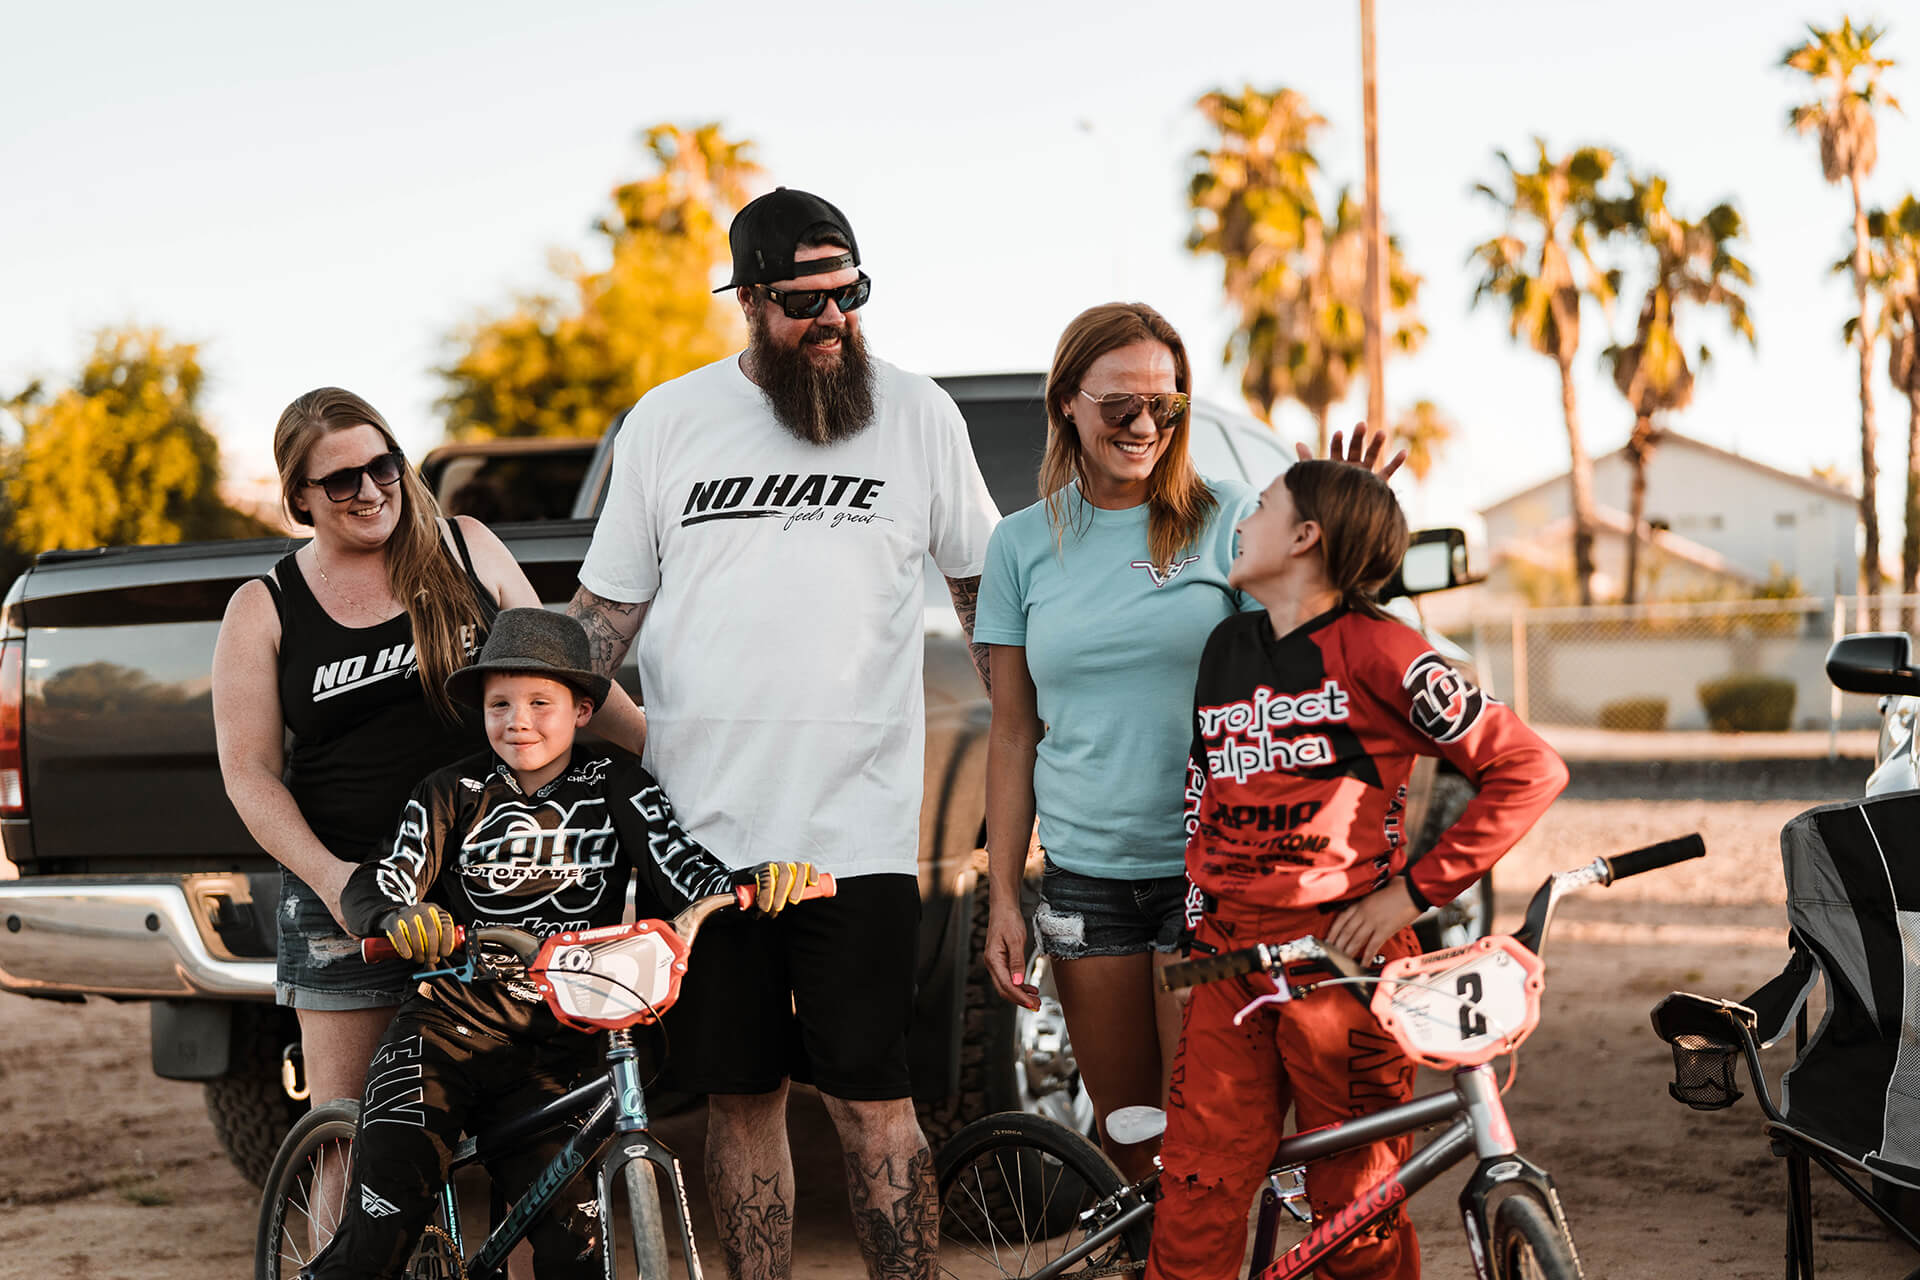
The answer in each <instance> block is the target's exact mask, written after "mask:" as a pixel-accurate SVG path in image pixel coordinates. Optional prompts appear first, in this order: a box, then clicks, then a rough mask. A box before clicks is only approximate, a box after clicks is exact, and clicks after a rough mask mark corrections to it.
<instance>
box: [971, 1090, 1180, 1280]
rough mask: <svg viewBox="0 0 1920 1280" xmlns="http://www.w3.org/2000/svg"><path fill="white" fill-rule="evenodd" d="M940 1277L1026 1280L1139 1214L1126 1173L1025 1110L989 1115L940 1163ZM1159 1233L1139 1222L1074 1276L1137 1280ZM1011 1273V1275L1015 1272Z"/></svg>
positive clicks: (1079, 1140) (1087, 1145) (1080, 1140)
mask: <svg viewBox="0 0 1920 1280" xmlns="http://www.w3.org/2000/svg"><path fill="white" fill-rule="evenodd" d="M934 1174H935V1177H936V1179H937V1185H938V1188H939V1196H940V1258H941V1264H940V1269H941V1272H942V1274H945V1275H954V1274H965V1275H969V1276H974V1275H999V1276H1022V1275H1027V1274H1030V1273H1031V1271H1033V1270H1037V1269H1038V1268H1040V1267H1042V1266H1045V1265H1046V1264H1047V1263H1048V1262H1051V1261H1052V1260H1054V1259H1055V1258H1058V1257H1060V1256H1061V1255H1062V1254H1064V1253H1065V1252H1067V1250H1068V1249H1070V1248H1071V1247H1072V1246H1073V1245H1074V1244H1075V1243H1076V1242H1078V1241H1079V1240H1081V1239H1083V1238H1085V1236H1086V1235H1087V1234H1088V1232H1089V1231H1091V1230H1094V1229H1097V1228H1098V1227H1100V1226H1101V1225H1103V1224H1105V1223H1106V1222H1109V1221H1111V1220H1112V1219H1113V1218H1114V1217H1116V1216H1118V1215H1119V1214H1120V1213H1123V1212H1125V1211H1126V1210H1127V1209H1129V1208H1132V1207H1133V1205H1134V1204H1135V1203H1137V1201H1136V1199H1135V1197H1134V1196H1132V1195H1122V1194H1121V1189H1122V1187H1123V1186H1124V1185H1125V1182H1124V1180H1123V1179H1122V1178H1121V1176H1120V1171H1119V1170H1118V1169H1116V1168H1114V1166H1113V1162H1112V1161H1110V1160H1108V1159H1107V1157H1106V1156H1105V1155H1103V1154H1102V1153H1101V1151H1100V1149H1099V1148H1098V1147H1096V1146H1094V1145H1093V1144H1092V1143H1091V1142H1088V1141H1087V1140H1086V1139H1085V1138H1083V1137H1081V1136H1080V1135H1079V1134H1077V1133H1075V1132H1073V1131H1072V1130H1071V1129H1067V1128H1065V1127H1063V1126H1061V1125H1059V1124H1056V1123H1054V1122H1053V1121H1051V1120H1048V1119H1045V1118H1044V1117H1041V1116H1036V1115H1032V1114H1029V1113H1027V1112H1023V1111H1008V1112H1003V1113H1001V1114H999V1115H992V1116H986V1117H983V1118H982V1119H979V1120H976V1121H974V1122H973V1123H972V1124H970V1125H967V1126H966V1127H965V1128H963V1129H961V1130H960V1131H959V1132H958V1133H956V1134H954V1135H953V1137H952V1138H950V1139H949V1140H948V1141H947V1142H946V1143H945V1144H943V1145H942V1146H941V1148H940V1152H939V1154H938V1155H937V1156H935V1158H934ZM1150 1238H1151V1230H1150V1227H1149V1225H1148V1223H1147V1222H1145V1221H1142V1222H1138V1223H1135V1224H1134V1225H1133V1226H1131V1227H1129V1228H1128V1229H1127V1230H1126V1231H1124V1232H1122V1233H1121V1234H1120V1235H1119V1236H1118V1237H1117V1238H1116V1239H1114V1240H1112V1241H1110V1242H1108V1243H1107V1244H1106V1245H1103V1246H1102V1247H1101V1248H1099V1249H1097V1250H1096V1251H1095V1252H1094V1253H1093V1254H1091V1255H1089V1256H1088V1257H1087V1258H1085V1259H1083V1260H1082V1261H1081V1263H1080V1264H1079V1266H1078V1267H1076V1268H1075V1269H1074V1270H1072V1271H1070V1272H1067V1273H1065V1274H1067V1275H1073V1276H1096V1275H1138V1274H1139V1273H1140V1272H1141V1271H1143V1270H1144V1269H1145V1267H1146V1261H1147V1245H1148V1242H1149V1240H1150ZM1009 1268H1011V1269H1009Z"/></svg>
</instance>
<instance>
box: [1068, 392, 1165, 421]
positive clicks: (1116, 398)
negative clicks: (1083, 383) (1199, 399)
mask: <svg viewBox="0 0 1920 1280" xmlns="http://www.w3.org/2000/svg"><path fill="white" fill-rule="evenodd" d="M1080 394H1081V395H1083V396H1086V397H1087V399H1089V400H1091V401H1093V402H1094V403H1095V404H1096V405H1099V406H1100V421H1102V422H1104V423H1106V424H1107V425H1108V426H1110V427H1124V426H1126V425H1127V424H1128V423H1129V422H1132V421H1133V420H1134V418H1135V417H1136V416H1137V415H1138V414H1139V412H1140V411H1141V410H1142V409H1145V410H1146V411H1147V416H1148V417H1149V418H1152V419H1153V425H1154V426H1155V427H1159V428H1165V427H1166V426H1167V424H1168V423H1173V422H1179V421H1180V420H1181V419H1183V418H1185V417H1186V416H1187V396H1186V395H1185V393H1183V392H1179V391H1162V392H1161V393H1160V394H1158V395H1151V396H1137V395H1130V394H1128V393H1127V392H1125V391H1116V392H1114V393H1112V394H1111V395H1104V396H1096V395H1093V394H1092V393H1090V392H1087V391H1082V392H1081V393H1080Z"/></svg>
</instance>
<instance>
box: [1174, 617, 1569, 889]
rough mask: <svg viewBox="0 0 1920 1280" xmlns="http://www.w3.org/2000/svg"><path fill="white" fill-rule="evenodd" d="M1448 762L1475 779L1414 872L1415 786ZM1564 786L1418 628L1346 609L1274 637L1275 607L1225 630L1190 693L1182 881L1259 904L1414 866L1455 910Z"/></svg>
mask: <svg viewBox="0 0 1920 1280" xmlns="http://www.w3.org/2000/svg"><path fill="white" fill-rule="evenodd" d="M1423 755H1429V756H1431V755H1437V756H1444V757H1445V758H1446V759H1447V760H1448V761H1450V762H1451V763H1452V764H1453V765H1454V766H1455V767H1456V768H1458V769H1459V770H1460V772H1461V773H1463V774H1465V775H1466V776H1467V778H1469V779H1470V780H1472V781H1473V783H1474V784H1475V785H1476V786H1477V787H1478V789H1479V790H1478V794H1477V795H1475V797H1474V799H1473V801H1472V803H1470V804H1469V805H1468V806H1467V809H1466V812H1465V813H1464V814H1462V815H1461V817H1460V819H1459V821H1457V822H1455V823H1454V824H1453V826H1452V827H1450V828H1448V829H1447V831H1446V832H1445V833H1444V834H1443V835H1442V836H1441V837H1440V839H1439V841H1438V843H1437V844H1435V846H1434V847H1433V849H1431V850H1430V851H1429V852H1428V853H1427V854H1426V856H1425V857H1423V858H1421V859H1420V861H1419V862H1417V863H1415V864H1414V866H1413V867H1412V869H1411V870H1408V869H1407V832H1406V825H1405V821H1404V819H1405V815H1406V803H1407V779H1408V777H1409V775H1411V773H1412V772H1413V765H1414V761H1415V760H1416V759H1417V758H1418V757H1420V756H1423ZM1566 784H1567V768H1566V765H1565V764H1563V763H1562V762H1561V760H1560V757H1559V756H1558V755H1556V754H1555V753H1554V751H1553V748H1551V747H1549V746H1548V745H1547V744H1546V743H1544V742H1542V741H1541V740H1540V738H1539V736H1538V735H1537V734H1535V733H1534V732H1533V730H1531V729H1529V728H1527V726H1526V725H1525V724H1523V723H1521V721H1520V718H1519V717H1518V716H1516V715H1514V714H1513V712H1512V711H1511V710H1509V709H1508V708H1507V707H1506V706H1505V705H1503V704H1501V703H1499V702H1496V701H1494V700H1493V699H1492V698H1489V697H1487V696H1486V695H1485V694H1484V693H1482V692H1481V691H1480V690H1479V689H1477V688H1475V687H1474V686H1473V684H1472V683H1471V682H1470V681H1468V680H1467V679H1466V678H1465V677H1464V676H1462V675H1460V674H1459V673H1458V672H1456V671H1455V670H1454V669H1453V668H1452V667H1450V666H1448V665H1447V663H1446V662H1445V660H1444V659H1442V658H1441V657H1440V655H1439V654H1437V653H1435V652H1434V651H1433V650H1432V649H1431V648H1429V647H1428V645H1427V642H1426V641H1425V640H1424V639H1423V638H1422V637H1421V636H1420V634H1419V633H1418V632H1417V631H1414V630H1413V629H1412V628H1410V627H1406V626H1403V625H1401V624H1400V623H1398V622H1393V621H1390V620H1384V619H1378V618H1372V617H1368V616H1366V615H1364V614H1360V613H1355V612H1352V611H1350V610H1348V609H1346V608H1344V607H1341V608H1336V609H1334V610H1332V611H1330V612H1328V613H1324V614H1321V615H1320V616H1319V617H1317V618H1314V619H1313V620H1311V621H1309V622H1307V623H1304V624H1303V625H1301V626H1300V627H1298V628H1296V629H1295V630H1293V631H1291V632H1289V633H1287V634H1286V635H1284V636H1281V637H1279V638H1277V639H1276V638H1275V637H1274V634H1273V626H1272V623H1271V622H1270V621H1269V618H1268V615H1267V614H1266V613H1264V612H1262V613H1243V614H1240V615H1238V616H1236V617H1232V618H1228V619H1227V620H1226V621H1225V622H1223V623H1221V624H1220V625H1219V626H1218V627H1216V628H1215V629H1214V632H1213V635H1212V636H1211V637H1209V639H1208V641H1207V647H1206V650H1205V652H1204V654H1203V655H1202V656H1201V659H1200V674H1199V680H1198V683H1197V685H1196V686H1195V689H1194V737H1193V747H1192V752H1191V756H1190V759H1189V761H1188V765H1187V832H1188V838H1187V875H1188V877H1189V878H1190V879H1191V880H1192V881H1193V883H1194V885H1195V886H1196V887H1198V888H1199V889H1201V890H1203V891H1205V892H1207V893H1211V894H1215V895H1217V896H1219V897H1222V898H1228V899H1231V900H1234V901H1237V902H1244V903H1248V904H1253V905H1259V906H1271V907H1304V906H1315V905H1318V904H1321V903H1328V902H1344V901H1347V900H1349V899H1352V898H1357V897H1360V896H1362V895H1364V894H1367V893H1370V892H1372V891H1373V890H1375V889H1378V888H1381V887H1382V886H1384V885H1385V884H1386V883H1387V882H1388V880H1389V879H1391V878H1392V877H1393V876H1395V875H1397V874H1400V873H1401V872H1403V871H1405V872H1406V874H1407V880H1408V884H1409V887H1410V888H1411V890H1412V896H1413V900H1414V901H1415V902H1416V903H1417V904H1419V905H1421V906H1423V907H1426V906H1434V905H1438V904H1442V903H1447V902H1451V901H1452V900H1453V899H1454V898H1455V897H1456V896H1457V895H1458V894H1459V893H1460V892H1461V891H1462V890H1464V889H1466V887H1467V886H1468V885H1470V884H1472V883H1473V882H1474V881H1475V880H1477V879H1479V878H1480V876H1481V875H1483V874H1485V872H1486V870H1487V868H1489V867H1491V866H1492V865H1493V864H1494V862H1495V861H1497V860H1498V859H1499V858H1500V857H1501V855H1503V854H1505V853H1506V852H1507V850H1508V849H1510V848H1512V847H1513V845H1514V843H1515V842H1516V841H1517V840H1519V839H1520V837H1521V836H1523V835H1525V834H1526V832H1527V830H1528V828H1530V827H1532V826H1533V824H1534V822H1535V821H1536V820H1537V819H1538V818H1539V817H1540V815H1541V814H1542V813H1543V812H1545V810H1546V808H1547V806H1548V805H1549V804H1551V803H1552V801H1553V798H1554V797H1555V796H1557V795H1559V794H1560V792H1561V790H1562V789H1563V788H1564V787H1565V786H1566Z"/></svg>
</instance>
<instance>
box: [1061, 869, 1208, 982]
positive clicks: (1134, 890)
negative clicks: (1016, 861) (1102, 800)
mask: <svg viewBox="0 0 1920 1280" xmlns="http://www.w3.org/2000/svg"><path fill="white" fill-rule="evenodd" d="M1186 896H1187V878H1186V876H1184V875H1177V876H1157V877H1154V878H1151V879H1146V880H1108V879H1104V878H1102V877H1099V876H1083V875H1081V874H1080V873H1079V872H1077V871H1069V870H1067V869H1066V868H1065V867H1062V866H1060V865H1058V864H1057V863H1055V862H1054V860H1053V859H1052V858H1048V859H1046V862H1045V865H1044V866H1043V868H1042V870H1041V874H1040V906H1039V909H1038V910H1036V911H1035V912H1034V913H1033V932H1034V936H1035V937H1036V938H1037V939H1038V940H1039V943H1040V949H1041V950H1042V951H1044V952H1045V953H1046V954H1048V955H1050V956H1052V957H1054V958H1055V959H1056V960H1079V959H1082V958H1084V957H1087V956H1132V955H1139V954H1140V953H1141V952H1143V951H1157V952H1160V953H1161V954H1163V955H1165V954H1171V953H1173V952H1176V951H1178V950H1179V949H1180V931H1181V928H1182V926H1183V924H1184V920H1183V911H1182V908H1183V906H1184V905H1185V902H1186Z"/></svg>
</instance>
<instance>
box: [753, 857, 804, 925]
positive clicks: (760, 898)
mask: <svg viewBox="0 0 1920 1280" xmlns="http://www.w3.org/2000/svg"><path fill="white" fill-rule="evenodd" d="M819 877H820V873H819V872H817V871H815V870H814V869H813V864H812V863H811V862H763V863H761V864H760V865H759V866H757V867H755V868H754V869H753V883H754V889H755V893H754V899H753V909H754V910H755V911H756V912H758V913H759V914H761V915H763V916H777V915H779V914H780V912H781V911H783V910H784V909H785V908H786V907H787V906H788V904H790V903H795V902H798V901H800V891H801V890H802V889H805V888H807V887H808V886H809V885H811V884H812V883H813V882H814V881H815V880H817V879H819Z"/></svg>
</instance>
